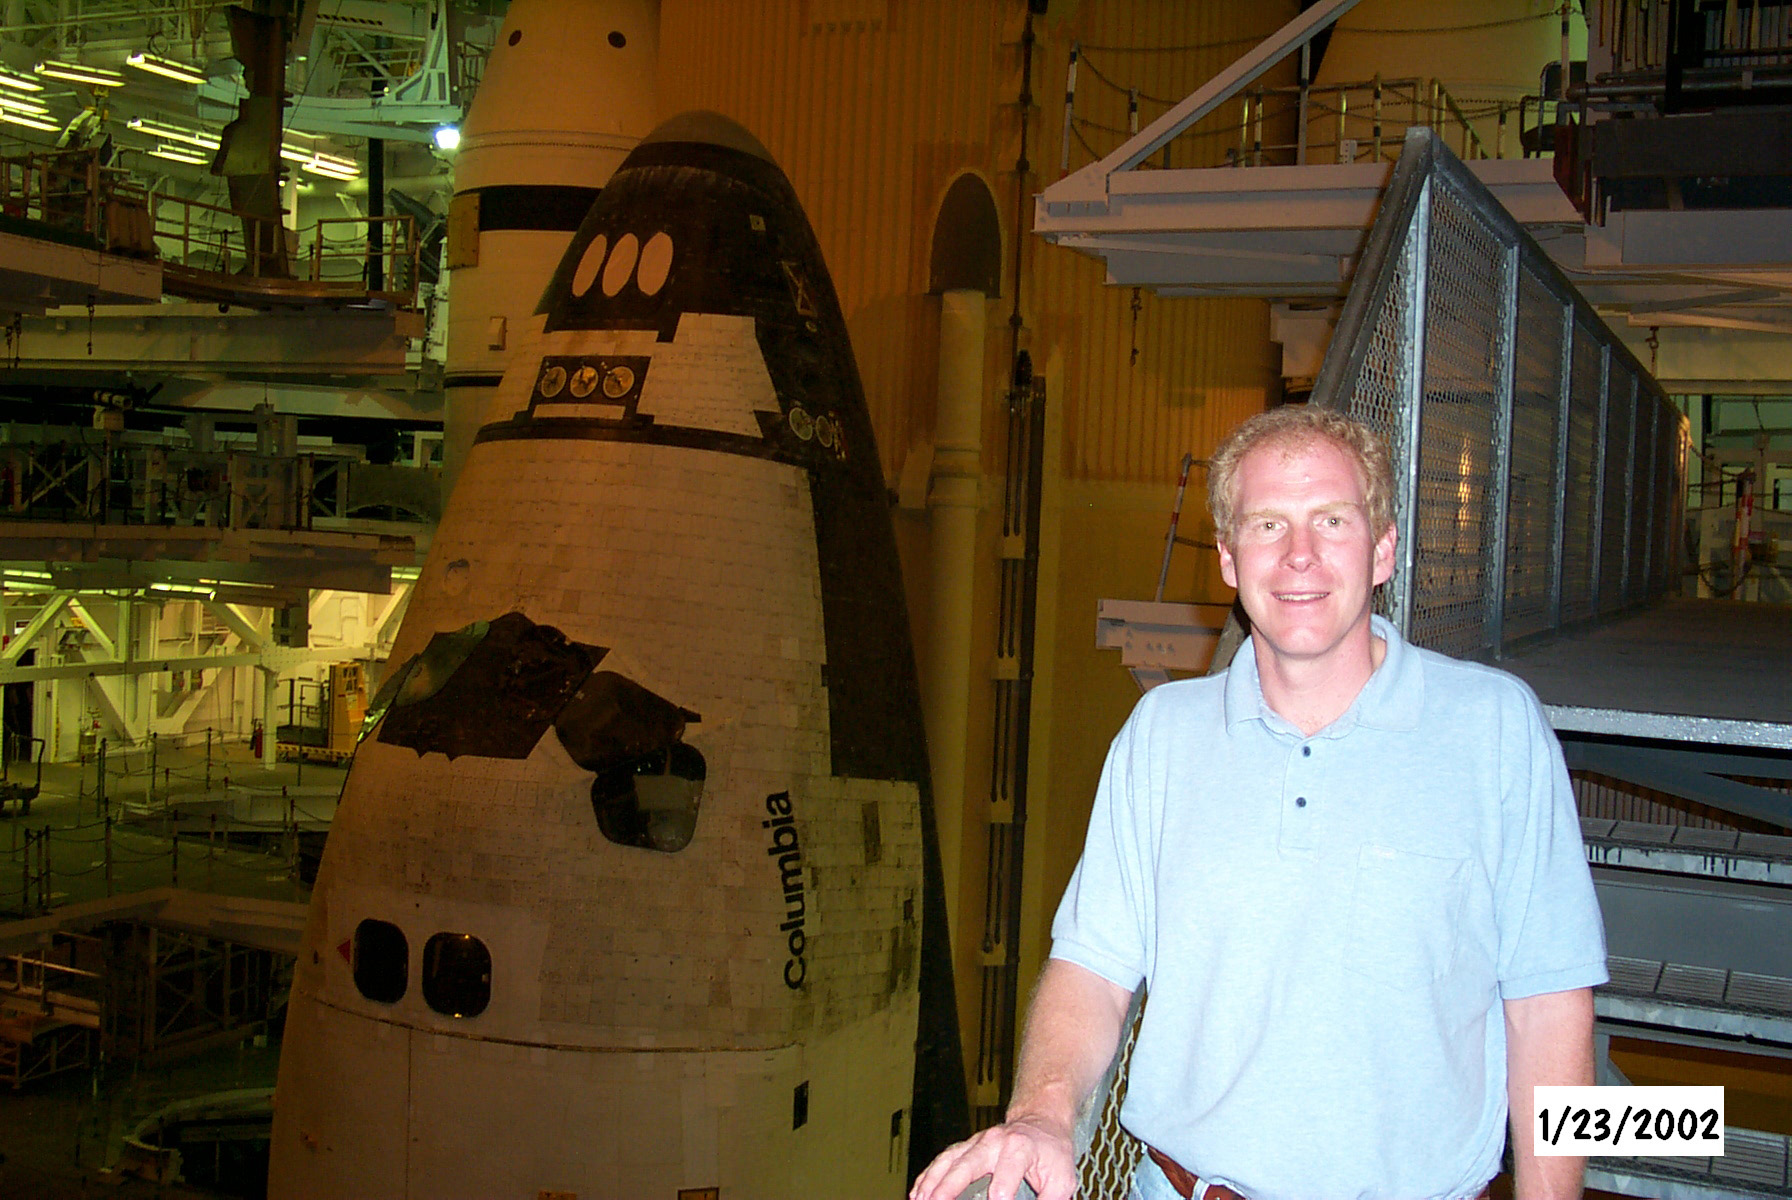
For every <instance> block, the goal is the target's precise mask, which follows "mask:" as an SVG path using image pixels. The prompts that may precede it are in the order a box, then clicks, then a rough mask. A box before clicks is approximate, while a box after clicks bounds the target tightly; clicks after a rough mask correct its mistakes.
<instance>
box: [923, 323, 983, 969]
mask: <svg viewBox="0 0 1792 1200" xmlns="http://www.w3.org/2000/svg"><path fill="white" fill-rule="evenodd" d="M987 313H988V306H987V302H986V300H985V299H984V295H983V293H982V292H980V291H977V290H975V289H968V288H967V289H962V290H955V291H949V292H947V293H945V294H944V295H943V296H941V297H940V366H939V392H938V406H937V408H936V415H935V418H934V455H933V478H932V482H931V486H930V487H929V489H928V496H927V507H928V510H929V512H928V524H929V526H930V527H931V531H932V538H931V541H932V552H931V561H930V564H929V565H930V573H931V579H932V587H931V594H930V597H929V601H928V623H927V628H928V635H929V636H928V649H927V660H928V661H927V668H928V669H927V670H926V671H924V672H923V673H922V676H921V677H922V680H923V681H924V682H923V695H922V711H923V712H924V713H925V714H926V717H927V745H928V750H929V757H930V758H931V759H932V761H933V803H934V808H935V810H936V811H937V812H939V813H940V815H941V821H940V830H939V837H940V864H941V867H942V868H943V871H944V874H945V879H946V916H947V924H948V927H949V928H950V929H951V931H952V938H953V941H954V943H957V942H958V941H959V940H960V937H961V932H962V931H961V929H960V924H959V915H958V894H959V890H960V888H959V881H960V871H961V868H962V862H961V855H962V850H963V843H964V824H965V822H964V819H963V817H964V810H965V774H964V769H965V748H966V740H967V733H966V723H967V721H968V719H969V711H968V706H969V702H970V686H971V622H972V613H973V603H972V600H973V595H972V593H973V590H974V586H973V585H974V581H975V576H976V558H977V508H978V503H979V494H978V493H979V485H980V483H981V479H982V474H983V466H982V458H983V446H982V440H983V439H982V433H983V346H984V338H985V334H986V331H987V326H988V316H987Z"/></svg>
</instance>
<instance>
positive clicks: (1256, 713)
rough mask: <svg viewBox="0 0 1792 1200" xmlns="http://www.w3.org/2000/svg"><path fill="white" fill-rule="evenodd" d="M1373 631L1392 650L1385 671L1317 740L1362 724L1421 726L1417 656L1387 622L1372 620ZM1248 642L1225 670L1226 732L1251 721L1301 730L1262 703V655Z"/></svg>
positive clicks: (1381, 669)
mask: <svg viewBox="0 0 1792 1200" xmlns="http://www.w3.org/2000/svg"><path fill="white" fill-rule="evenodd" d="M1369 627H1370V629H1371V631H1372V632H1373V633H1374V634H1375V636H1376V637H1379V638H1381V639H1382V641H1383V642H1384V643H1386V645H1387V653H1386V654H1384V655H1383V656H1382V660H1381V666H1379V667H1377V668H1376V669H1375V673H1374V674H1373V675H1371V676H1369V682H1368V683H1366V684H1364V685H1363V690H1362V691H1360V692H1358V693H1357V697H1356V700H1355V701H1354V702H1353V703H1352V704H1351V706H1350V707H1349V708H1348V709H1347V710H1345V712H1344V715H1343V716H1341V717H1339V718H1338V719H1337V720H1336V721H1333V722H1332V723H1331V724H1330V725H1327V726H1326V727H1325V728H1324V729H1322V730H1320V731H1319V732H1318V733H1317V734H1315V735H1314V736H1316V737H1334V738H1335V737H1343V736H1344V735H1345V734H1346V733H1349V732H1350V731H1351V730H1352V729H1354V728H1355V727H1357V726H1358V725H1366V726H1368V727H1370V728H1372V729H1387V730H1412V729H1417V728H1418V725H1419V714H1420V713H1421V712H1422V711H1423V710H1424V707H1425V672H1424V665H1423V660H1422V659H1421V658H1420V656H1419V653H1418V651H1417V650H1416V649H1415V648H1414V647H1413V646H1411V645H1410V644H1409V643H1407V642H1406V641H1405V640H1404V639H1403V638H1401V636H1400V634H1399V633H1398V632H1397V631H1396V630H1395V629H1394V627H1393V625H1392V624H1390V623H1389V622H1388V621H1387V620H1386V619H1385V618H1383V617H1381V616H1379V615H1373V614H1372V615H1371V616H1370V617H1369ZM1252 641H1253V639H1251V638H1246V639H1245V640H1244V643H1243V644H1242V645H1240V646H1239V647H1238V651H1237V653H1235V654H1234V655H1233V656H1232V663H1231V665H1230V666H1229V667H1228V668H1227V669H1226V686H1225V692H1224V705H1225V713H1226V729H1227V731H1228V732H1231V731H1232V730H1234V729H1235V728H1237V726H1239V725H1240V724H1242V723H1244V722H1246V721H1261V722H1263V723H1264V725H1265V726H1267V727H1268V728H1270V729H1272V730H1279V731H1283V732H1292V733H1293V734H1294V735H1295V736H1296V737H1299V736H1301V735H1300V731H1299V730H1297V729H1295V727H1294V726H1293V725H1292V724H1290V723H1289V722H1288V721H1286V720H1285V719H1283V718H1282V717H1281V716H1280V715H1278V714H1277V713H1276V712H1275V710H1273V709H1271V708H1270V707H1269V704H1268V702H1267V701H1265V700H1264V699H1263V683H1262V681H1261V680H1260V679H1259V678H1258V676H1257V651H1256V647H1255V646H1254V645H1253V644H1252Z"/></svg>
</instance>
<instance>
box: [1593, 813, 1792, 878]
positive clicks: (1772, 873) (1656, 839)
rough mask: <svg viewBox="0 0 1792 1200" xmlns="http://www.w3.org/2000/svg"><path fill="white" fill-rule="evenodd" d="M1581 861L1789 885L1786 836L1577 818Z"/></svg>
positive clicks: (1791, 853) (1791, 865)
mask: <svg viewBox="0 0 1792 1200" xmlns="http://www.w3.org/2000/svg"><path fill="white" fill-rule="evenodd" d="M1580 834H1581V839H1582V840H1583V841H1584V842H1585V843H1586V847H1587V861H1588V862H1589V863H1592V864H1593V865H1594V866H1598V867H1631V868H1635V869H1639V870H1644V871H1671V872H1673V873H1674V874H1676V875H1700V876H1704V877H1706V878H1715V879H1741V880H1747V881H1749V882H1751V883H1779V884H1792V837H1778V836H1775V835H1773V834H1766V833H1740V832H1738V831H1736V830H1734V829H1695V828H1692V827H1691V826H1686V825H1652V824H1650V823H1648V822H1646V821H1615V820H1612V819H1610V818H1607V817H1582V818H1581V822H1580Z"/></svg>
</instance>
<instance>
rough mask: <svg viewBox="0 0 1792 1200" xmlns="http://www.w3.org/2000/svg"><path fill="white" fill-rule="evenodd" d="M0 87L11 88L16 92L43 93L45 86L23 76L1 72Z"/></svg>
mask: <svg viewBox="0 0 1792 1200" xmlns="http://www.w3.org/2000/svg"><path fill="white" fill-rule="evenodd" d="M0 87H3V88H11V89H12V90H13V91H15V92H41V91H43V90H44V85H43V84H41V83H39V82H38V81H37V80H35V79H27V78H25V77H24V76H23V75H14V74H13V73H12V72H11V71H0Z"/></svg>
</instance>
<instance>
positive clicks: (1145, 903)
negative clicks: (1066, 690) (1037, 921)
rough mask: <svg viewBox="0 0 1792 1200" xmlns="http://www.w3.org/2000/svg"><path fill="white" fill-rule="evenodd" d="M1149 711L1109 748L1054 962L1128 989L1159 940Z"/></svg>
mask: <svg viewBox="0 0 1792 1200" xmlns="http://www.w3.org/2000/svg"><path fill="white" fill-rule="evenodd" d="M1147 700H1149V697H1147ZM1149 707H1151V706H1150V705H1148V704H1147V703H1146V702H1145V701H1141V702H1140V705H1139V707H1138V708H1136V709H1135V710H1134V712H1133V715H1132V717H1131V718H1130V719H1129V720H1128V721H1127V723H1126V724H1125V726H1123V727H1122V728H1121V730H1120V732H1119V733H1118V734H1117V735H1115V737H1114V741H1113V743H1112V744H1111V745H1110V746H1109V747H1108V757H1107V762H1106V763H1105V765H1104V766H1103V767H1102V771H1101V782H1100V784H1099V785H1097V787H1096V789H1095V804H1094V807H1093V809H1092V810H1091V812H1090V814H1089V832H1088V835H1087V837H1086V838H1085V840H1084V843H1083V856H1082V858H1081V859H1080V860H1078V862H1077V865H1076V870H1075V871H1074V872H1073V873H1072V874H1071V877H1070V884H1069V886H1068V887H1066V888H1065V889H1064V898H1063V899H1062V900H1061V901H1060V902H1059V904H1058V913H1057V916H1056V917H1055V918H1054V919H1053V921H1052V952H1051V956H1052V957H1053V958H1061V959H1064V960H1066V961H1067V962H1073V963H1075V964H1077V965H1078V966H1080V967H1085V968H1087V969H1088V970H1090V971H1093V972H1095V973H1096V974H1097V975H1100V976H1101V977H1102V978H1104V979H1106V980H1108V981H1109V982H1111V983H1114V984H1117V985H1118V986H1120V987H1122V988H1125V989H1127V990H1131V989H1133V988H1136V987H1137V986H1138V985H1139V981H1140V980H1141V979H1143V978H1144V976H1145V970H1146V961H1147V959H1146V947H1147V946H1149V945H1150V944H1151V940H1152V939H1151V929H1150V923H1151V907H1150V896H1149V894H1148V888H1147V875H1146V872H1145V871H1144V869H1143V862H1144V860H1145V859H1144V854H1143V853H1142V847H1141V837H1142V835H1143V830H1144V829H1145V828H1147V827H1148V826H1149V823H1150V820H1151V811H1150V809H1151V806H1150V802H1149V794H1150V790H1151V789H1150V788H1149V786H1148V780H1149V776H1150V762H1149V757H1150V756H1149V753H1148V750H1147V743H1148V742H1149V738H1148V737H1147V736H1146V734H1145V732H1144V729H1143V727H1144V726H1145V725H1147V723H1148V718H1147V717H1146V716H1145V713H1146V711H1147V709H1148V708H1149Z"/></svg>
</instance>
